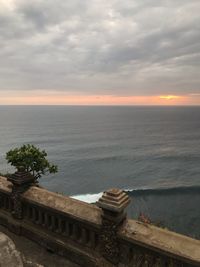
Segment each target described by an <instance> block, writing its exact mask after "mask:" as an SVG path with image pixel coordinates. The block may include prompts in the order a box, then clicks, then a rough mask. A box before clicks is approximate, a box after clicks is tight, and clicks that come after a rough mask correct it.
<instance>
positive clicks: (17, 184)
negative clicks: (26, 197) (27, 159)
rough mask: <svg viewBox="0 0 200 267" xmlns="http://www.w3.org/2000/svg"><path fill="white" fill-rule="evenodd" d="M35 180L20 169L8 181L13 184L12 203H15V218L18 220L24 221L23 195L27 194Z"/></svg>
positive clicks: (13, 212)
mask: <svg viewBox="0 0 200 267" xmlns="http://www.w3.org/2000/svg"><path fill="white" fill-rule="evenodd" d="M34 180H35V178H34V177H33V176H32V175H31V174H30V173H27V172H25V171H24V169H23V170H22V169H18V171H17V172H15V173H14V174H12V175H11V176H10V177H9V178H8V181H10V182H11V183H12V185H13V186H12V194H11V198H12V202H13V211H12V214H13V217H14V218H16V219H22V202H21V194H22V193H23V192H25V191H26V190H27V189H28V188H29V187H30V186H31V184H32V183H33V182H34Z"/></svg>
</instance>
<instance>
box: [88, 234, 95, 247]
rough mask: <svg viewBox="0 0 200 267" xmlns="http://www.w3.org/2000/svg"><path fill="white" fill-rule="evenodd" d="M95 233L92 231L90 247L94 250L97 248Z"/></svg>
mask: <svg viewBox="0 0 200 267" xmlns="http://www.w3.org/2000/svg"><path fill="white" fill-rule="evenodd" d="M95 243H96V242H95V232H94V231H90V234H89V246H90V247H92V248H95Z"/></svg>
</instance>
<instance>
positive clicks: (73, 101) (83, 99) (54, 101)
mask: <svg viewBox="0 0 200 267" xmlns="http://www.w3.org/2000/svg"><path fill="white" fill-rule="evenodd" d="M0 104H1V105H199V104H200V96H196V95H195V96H194V95H185V96H172V95H166V96H115V95H73V94H66V93H63V92H60V93H57V92H51V93H49V94H47V93H46V92H38V93H37V94H34V95H33V94H30V93H22V92H21V93H20V96H18V95H16V94H12V95H9V96H8V95H5V94H4V95H1V94H0Z"/></svg>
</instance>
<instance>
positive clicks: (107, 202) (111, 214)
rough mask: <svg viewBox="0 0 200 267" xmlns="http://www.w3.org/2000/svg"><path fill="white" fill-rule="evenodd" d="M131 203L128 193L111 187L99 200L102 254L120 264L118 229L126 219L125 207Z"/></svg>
mask: <svg viewBox="0 0 200 267" xmlns="http://www.w3.org/2000/svg"><path fill="white" fill-rule="evenodd" d="M129 203H130V198H129V197H128V195H127V194H126V193H125V192H123V191H122V190H120V189H116V188H113V189H110V190H108V191H106V192H104V194H103V196H102V197H101V198H100V199H99V201H98V202H97V205H98V206H99V207H100V208H102V210H103V214H102V227H101V234H100V241H101V244H100V250H101V254H102V255H103V257H104V258H106V259H107V260H108V261H110V262H112V263H114V264H118V262H119V242H118V237H117V231H118V228H119V226H120V224H121V223H122V222H123V221H124V220H125V218H126V213H125V212H124V211H125V208H126V207H127V206H128V204H129Z"/></svg>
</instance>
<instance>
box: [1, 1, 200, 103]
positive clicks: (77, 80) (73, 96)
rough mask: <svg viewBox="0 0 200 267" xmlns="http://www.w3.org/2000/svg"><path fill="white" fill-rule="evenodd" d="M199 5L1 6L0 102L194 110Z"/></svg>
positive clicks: (198, 88) (198, 96) (198, 90)
mask: <svg viewBox="0 0 200 267" xmlns="http://www.w3.org/2000/svg"><path fill="white" fill-rule="evenodd" d="M199 12H200V1H199V0H159V1H158V0H125V1H121V0H109V1H108V0H84V1H83V0H67V1H63V0H48V1H47V0H29V1H27V0H0V104H1V105H2V104H3V105H4V104H11V105H13V104H16V105H17V104H19V105H21V104H25V105H36V104H40V105H41V104H47V105H65V104H69V105H200V16H199Z"/></svg>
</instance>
